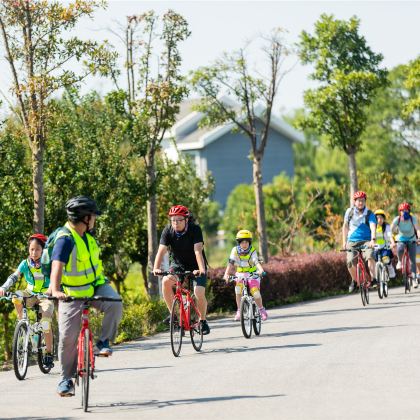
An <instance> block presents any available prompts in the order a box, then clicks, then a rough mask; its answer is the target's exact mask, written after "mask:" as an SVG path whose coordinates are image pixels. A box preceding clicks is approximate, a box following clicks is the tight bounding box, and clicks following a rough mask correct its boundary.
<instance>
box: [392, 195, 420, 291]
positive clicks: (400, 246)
mask: <svg viewBox="0 0 420 420" xmlns="http://www.w3.org/2000/svg"><path fill="white" fill-rule="evenodd" d="M398 211H399V213H400V214H399V216H397V217H396V218H395V219H394V220H393V221H392V224H391V230H392V232H396V233H397V236H396V239H397V241H398V243H397V255H398V264H397V270H399V269H401V259H402V256H403V254H404V249H405V246H407V248H408V255H409V256H410V262H411V276H412V278H413V280H414V285H415V286H418V283H417V279H416V241H418V239H419V236H420V232H419V225H418V223H417V218H416V216H414V215H412V214H411V213H410V211H411V206H410V204H408V203H406V202H404V203H401V204H400V205H399V206H398ZM391 243H392V246H395V241H394V239H393V238H392V241H391Z"/></svg>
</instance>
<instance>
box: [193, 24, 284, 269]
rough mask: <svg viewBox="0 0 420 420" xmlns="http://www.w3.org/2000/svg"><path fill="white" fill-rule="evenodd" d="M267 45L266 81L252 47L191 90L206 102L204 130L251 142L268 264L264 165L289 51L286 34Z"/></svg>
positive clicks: (202, 75)
mask: <svg viewBox="0 0 420 420" xmlns="http://www.w3.org/2000/svg"><path fill="white" fill-rule="evenodd" d="M262 41H263V46H262V48H261V50H262V52H263V55H264V59H265V62H266V64H268V71H267V72H266V74H267V77H264V76H261V75H260V72H259V71H254V70H253V68H252V64H251V63H250V60H249V58H248V56H247V48H248V47H250V44H248V45H247V46H246V47H244V48H241V49H240V50H238V51H235V52H233V53H231V54H228V53H225V54H224V55H223V57H222V58H220V59H218V60H216V61H215V62H214V64H212V65H210V66H207V67H201V68H199V69H198V70H197V71H195V72H194V74H193V76H192V85H193V87H194V89H195V90H196V91H197V92H198V93H199V95H200V96H201V97H202V100H201V103H200V104H199V105H198V106H196V110H198V111H200V112H203V113H204V114H205V117H204V118H203V119H202V121H201V124H202V125H208V126H217V125H219V124H224V123H231V124H232V127H233V129H235V130H238V131H240V132H242V133H243V134H244V135H245V136H247V137H248V138H249V140H250V143H251V159H252V175H253V185H254V195H255V204H256V212H257V232H258V239H259V244H260V254H261V256H262V257H263V258H264V260H266V261H267V259H268V240H267V232H266V231H267V228H266V218H265V210H264V196H263V180H262V165H263V158H264V152H265V148H266V146H267V142H268V139H269V129H270V122H271V118H272V110H273V105H274V100H275V98H276V95H277V92H278V86H279V83H280V80H281V78H282V76H283V75H284V72H282V71H281V64H282V63H283V61H284V58H285V56H286V55H287V54H288V50H287V48H286V47H285V45H284V42H283V40H282V37H281V30H275V31H273V32H272V33H271V34H270V35H269V36H268V37H264V38H262ZM261 63H262V62H261ZM261 63H259V67H260V68H259V70H261V65H260V64H261ZM222 95H225V96H227V97H228V98H231V101H226V100H224V99H223V98H222Z"/></svg>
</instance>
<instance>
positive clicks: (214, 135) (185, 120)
mask: <svg viewBox="0 0 420 420" xmlns="http://www.w3.org/2000/svg"><path fill="white" fill-rule="evenodd" d="M222 100H223V101H224V102H225V103H226V104H227V105H229V106H230V107H235V108H236V107H238V104H237V103H235V102H234V101H232V99H230V98H227V97H223V98H222ZM198 103H200V99H190V100H187V101H184V102H182V103H181V105H180V112H179V113H178V116H177V122H176V123H175V125H174V126H173V127H172V130H171V131H170V132H169V133H168V134H167V136H165V137H166V138H170V137H174V138H175V139H176V143H177V148H178V149H179V150H197V149H202V148H204V147H206V146H207V145H208V144H210V143H212V142H213V141H215V140H217V139H218V138H219V137H221V136H223V135H224V134H226V133H228V132H230V131H231V130H232V129H233V128H234V127H235V124H234V123H225V124H222V125H220V126H217V127H197V124H198V122H199V121H200V120H201V119H202V118H203V116H204V114H202V113H201V112H197V111H193V110H192V108H193V106H194V105H197V104H198ZM264 110H265V108H264V107H263V106H261V105H259V106H257V107H256V109H255V113H256V115H257V116H262V114H263V112H264ZM270 128H272V129H273V130H275V131H277V132H279V133H281V134H282V135H284V136H285V137H286V138H288V139H290V140H291V141H297V142H303V140H304V137H303V134H302V133H300V132H299V131H297V130H295V129H294V128H293V127H292V126H290V125H289V124H288V123H286V122H285V121H284V120H283V119H281V118H280V117H278V116H276V115H274V114H272V115H271V120H270ZM182 133H187V134H186V135H183V134H182Z"/></svg>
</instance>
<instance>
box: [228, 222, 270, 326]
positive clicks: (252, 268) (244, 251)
mask: <svg viewBox="0 0 420 420" xmlns="http://www.w3.org/2000/svg"><path fill="white" fill-rule="evenodd" d="M236 242H237V246H235V247H233V248H232V252H231V253H230V257H229V262H228V265H227V267H226V271H225V275H224V277H223V278H224V279H225V280H226V281H228V280H229V274H230V273H231V272H233V270H234V268H235V266H236V267H237V269H236V273H235V276H236V277H238V279H237V280H236V285H235V295H236V305H237V311H236V315H235V318H234V319H235V321H239V320H240V319H241V311H240V306H241V297H242V289H243V287H244V279H245V278H247V279H250V280H249V288H250V291H251V294H252V296H253V297H254V299H255V303H256V304H257V306H258V308H259V311H260V314H261V319H262V320H263V321H265V320H266V319H267V318H268V315H267V311H266V310H265V308H264V306H263V304H262V297H261V293H260V281H261V280H260V278H261V277H262V276H263V275H265V271H264V269H263V267H262V265H261V263H260V261H259V259H258V254H257V251H256V249H255V248H254V247H253V246H252V233H251V232H250V231H249V230H240V231H239V232H238V233H237V234H236ZM257 272H258V275H259V277H256V276H255V273H257Z"/></svg>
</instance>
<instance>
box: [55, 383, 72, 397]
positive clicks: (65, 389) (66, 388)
mask: <svg viewBox="0 0 420 420" xmlns="http://www.w3.org/2000/svg"><path fill="white" fill-rule="evenodd" d="M57 394H58V395H60V397H73V396H74V384H73V381H72V380H71V379H63V380H62V381H61V382H60V383H59V384H58V387H57Z"/></svg>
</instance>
